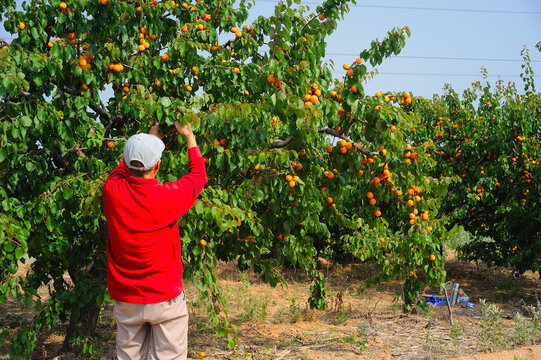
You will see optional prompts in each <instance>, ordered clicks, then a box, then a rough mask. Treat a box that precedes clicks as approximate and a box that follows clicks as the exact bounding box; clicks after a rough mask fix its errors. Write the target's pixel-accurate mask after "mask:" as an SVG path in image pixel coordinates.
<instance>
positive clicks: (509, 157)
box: [410, 49, 541, 273]
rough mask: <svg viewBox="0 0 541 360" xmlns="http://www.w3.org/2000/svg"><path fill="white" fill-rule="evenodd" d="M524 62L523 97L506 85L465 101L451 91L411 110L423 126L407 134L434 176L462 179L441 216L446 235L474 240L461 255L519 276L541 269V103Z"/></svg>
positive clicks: (482, 86) (481, 88)
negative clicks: (456, 232) (459, 229)
mask: <svg viewBox="0 0 541 360" xmlns="http://www.w3.org/2000/svg"><path fill="white" fill-rule="evenodd" d="M522 55H523V57H524V65H523V69H524V70H523V71H524V72H523V74H522V75H521V77H522V79H523V82H524V94H522V95H519V93H518V91H517V89H516V87H515V85H514V84H513V83H510V84H508V85H507V86H506V85H504V84H503V82H498V83H496V84H495V85H494V86H493V85H491V84H490V83H488V82H485V83H481V82H478V83H476V84H474V85H473V87H472V88H471V89H467V90H466V91H464V93H463V94H462V96H460V95H459V94H457V93H456V92H455V91H453V90H452V89H451V88H448V89H447V93H446V94H445V95H444V96H442V97H438V98H435V99H433V100H430V101H417V102H416V103H415V104H414V109H413V110H412V111H414V112H415V113H416V114H418V115H419V116H420V117H421V118H422V119H423V120H422V122H423V126H422V127H421V128H420V129H419V131H416V132H415V133H411V134H410V135H411V138H412V139H413V140H414V141H415V142H416V143H419V144H420V143H422V142H423V141H424V143H425V146H426V145H429V148H428V152H427V154H428V155H430V156H431V158H432V159H434V160H435V161H436V163H435V165H434V167H433V168H432V169H431V170H430V172H429V174H431V175H432V176H435V177H439V176H442V175H444V176H455V177H458V178H459V179H460V181H459V182H455V183H453V184H452V185H451V186H449V188H448V192H447V194H446V196H445V198H444V200H443V203H442V207H441V208H440V209H439V210H438V217H442V218H443V217H447V218H448V219H449V221H448V223H447V225H446V227H447V229H448V230H450V229H451V228H453V227H454V226H455V225H461V226H463V227H464V228H465V229H466V230H467V231H469V232H470V233H471V234H473V235H474V240H473V241H472V242H469V243H468V244H465V245H463V246H462V247H461V248H460V250H461V253H462V255H463V258H465V259H467V260H482V261H484V262H485V263H487V264H489V265H498V266H505V267H511V268H513V269H514V270H515V271H516V272H517V273H523V272H524V271H526V270H532V271H534V272H535V271H537V270H539V269H540V268H541V207H540V200H541V186H540V184H539V180H540V177H541V166H540V165H539V158H540V157H541V122H540V121H539V118H540V116H541V97H540V95H539V93H535V85H534V82H533V76H532V75H533V72H532V69H531V67H530V59H529V55H528V51H527V49H524V50H523V52H522Z"/></svg>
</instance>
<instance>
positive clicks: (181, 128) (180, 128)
mask: <svg viewBox="0 0 541 360" xmlns="http://www.w3.org/2000/svg"><path fill="white" fill-rule="evenodd" d="M174 125H175V133H177V134H178V135H182V136H184V138H186V142H187V143H188V149H189V148H192V147H196V146H197V143H196V141H195V135H194V134H193V132H192V125H191V124H190V123H187V124H186V125H180V122H179V121H178V120H176V121H175V123H174Z"/></svg>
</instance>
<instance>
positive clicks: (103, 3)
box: [100, 0, 109, 5]
mask: <svg viewBox="0 0 541 360" xmlns="http://www.w3.org/2000/svg"><path fill="white" fill-rule="evenodd" d="M108 2H109V0H100V3H101V4H102V5H107V3H108Z"/></svg>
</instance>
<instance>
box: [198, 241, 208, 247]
mask: <svg viewBox="0 0 541 360" xmlns="http://www.w3.org/2000/svg"><path fill="white" fill-rule="evenodd" d="M199 243H200V244H201V246H206V245H207V242H206V241H205V240H203V239H201V240H199Z"/></svg>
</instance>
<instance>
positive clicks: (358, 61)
mask: <svg viewBox="0 0 541 360" xmlns="http://www.w3.org/2000/svg"><path fill="white" fill-rule="evenodd" d="M355 62H356V63H357V65H361V63H362V62H363V60H362V59H361V58H357V59H356V60H355Z"/></svg>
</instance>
